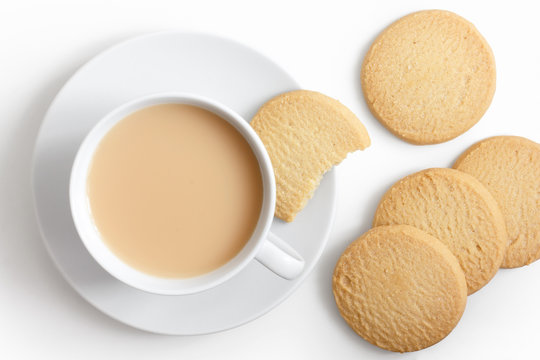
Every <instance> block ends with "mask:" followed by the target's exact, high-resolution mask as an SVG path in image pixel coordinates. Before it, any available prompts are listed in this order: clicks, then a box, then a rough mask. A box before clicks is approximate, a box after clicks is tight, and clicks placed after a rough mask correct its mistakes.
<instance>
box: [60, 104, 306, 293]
mask: <svg viewBox="0 0 540 360" xmlns="http://www.w3.org/2000/svg"><path fill="white" fill-rule="evenodd" d="M170 103H181V104H188V105H194V106H198V107H201V108H203V109H206V110H209V111H211V112H213V113H215V114H216V115H218V116H220V117H221V118H223V119H224V120H225V121H227V122H229V123H230V124H231V125H232V126H234V127H235V128H236V130H237V131H238V132H239V133H240V134H241V135H242V136H243V137H244V138H245V139H246V141H247V142H248V143H249V145H250V146H251V149H252V151H253V153H254V154H255V156H256V158H257V161H258V163H259V168H260V171H261V175H262V181H263V201H262V209H261V212H260V215H259V220H258V222H257V225H256V227H255V230H254V232H253V234H252V236H251V238H250V239H249V240H248V242H247V243H246V245H245V246H244V247H243V248H242V250H241V251H240V252H239V253H238V254H237V255H236V256H235V257H234V258H233V259H231V260H230V261H229V262H228V263H226V264H225V265H223V266H221V267H219V268H218V269H216V270H213V271H212V272H209V273H206V274H203V275H199V276H196V277H190V278H172V279H171V278H161V277H156V276H152V275H149V274H146V273H143V272H141V271H139V270H137V269H135V268H133V267H131V266H129V265H127V264H126V263H125V262H123V261H122V260H120V259H119V258H118V257H117V256H116V255H115V254H114V253H113V252H112V251H111V250H110V249H109V248H108V246H107V245H106V244H105V242H104V241H103V239H102V238H101V236H100V234H99V231H98V230H97V228H96V226H95V225H94V222H93V218H92V214H91V212H90V206H89V201H88V195H87V191H86V189H87V184H86V181H87V178H88V172H89V167H90V164H91V161H92V157H93V155H94V152H95V151H96V149H97V147H98V145H99V143H100V141H101V139H103V137H104V136H105V135H106V134H107V133H108V131H109V130H110V129H111V128H112V127H113V126H114V125H115V124H116V123H118V122H119V121H120V120H122V119H124V118H125V117H126V116H127V115H129V114H131V113H133V112H135V111H137V110H140V109H143V108H145V107H148V106H152V105H158V104H170ZM69 198H70V205H71V213H72V216H73V221H74V223H75V227H76V229H77V232H78V233H79V236H80V238H81V240H82V242H83V243H84V245H85V246H86V248H87V249H88V252H89V253H90V254H91V255H92V256H93V257H94V259H95V260H96V261H97V262H98V263H99V264H100V265H101V266H102V267H103V268H104V269H105V270H106V271H107V272H109V273H110V274H111V275H112V276H114V277H115V278H117V279H118V280H120V281H122V282H124V283H126V284H128V285H130V286H132V287H134V288H137V289H140V290H144V291H147V292H151V293H156V294H163V295H187V294H193V293H196V292H200V291H203V290H207V289H210V288H213V287H215V286H218V285H219V284H222V283H223V282H225V281H227V280H228V279H230V278H231V277H233V276H234V275H235V274H237V273H238V272H240V271H241V270H242V269H243V268H245V267H246V265H248V264H249V263H250V262H251V261H252V260H253V259H256V260H258V261H259V262H260V263H262V264H263V265H265V266H266V267H267V268H268V269H270V270H271V271H273V272H274V273H275V274H277V275H279V276H281V277H283V278H285V279H288V280H291V279H294V278H295V277H297V276H298V275H299V274H300V273H301V272H302V270H303V268H304V260H303V259H302V257H301V256H300V255H299V254H298V253H297V252H296V251H295V250H294V249H293V248H292V247H291V246H289V245H288V244H287V243H286V242H284V241H283V240H281V239H280V238H279V237H277V236H276V235H274V234H272V233H271V232H270V231H269V230H270V226H271V225H272V220H273V218H274V208H275V202H276V184H275V178H274V171H273V168H272V163H271V162H270V158H269V156H268V153H267V152H266V149H265V147H264V145H263V143H262V142H261V140H260V139H259V137H258V136H257V134H256V133H255V131H254V130H253V129H252V128H251V126H250V125H249V124H248V122H247V121H245V120H244V119H243V118H242V117H241V116H240V115H238V114H236V113H235V112H234V111H232V110H230V109H229V108H227V107H225V106H224V105H222V104H219V103H217V102H215V101H213V100H211V99H207V98H204V97H201V96H197V95H193V94H177V93H162V94H152V95H148V96H144V97H142V98H139V99H136V100H133V101H131V102H129V103H126V104H124V105H121V106H120V107H118V108H116V109H115V110H113V111H111V112H110V113H109V114H107V115H106V116H104V117H103V118H102V119H101V120H100V121H99V122H98V123H97V124H96V125H95V126H94V127H93V128H92V130H91V131H90V132H89V133H88V135H87V136H86V138H85V139H84V140H83V142H82V143H81V145H80V147H79V150H78V152H77V155H76V157H75V160H74V163H73V168H72V171H71V179H70V188H69Z"/></svg>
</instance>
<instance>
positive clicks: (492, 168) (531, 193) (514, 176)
mask: <svg viewBox="0 0 540 360" xmlns="http://www.w3.org/2000/svg"><path fill="white" fill-rule="evenodd" d="M454 168H455V169H458V170H460V171H464V172H466V173H467V174H470V175H472V176H474V177H475V178H476V179H478V180H479V181H480V182H481V183H482V184H484V186H485V187H486V188H487V189H488V190H489V192H490V193H491V194H492V195H493V197H494V198H495V200H496V201H497V203H498V204H499V207H500V208H501V211H502V214H503V216H504V219H505V221H506V229H507V232H508V241H509V246H508V249H507V250H506V256H505V258H504V260H503V263H502V266H503V267H508V268H514V267H519V266H523V265H527V264H530V263H532V262H533V261H535V260H538V259H539V258H540V144H537V143H535V142H533V141H531V140H528V139H525V138H523V137H518V136H496V137H492V138H488V139H485V140H483V141H480V142H478V143H476V144H475V145H473V146H471V147H470V148H469V149H468V150H466V151H465V152H464V153H463V154H462V155H461V156H460V157H459V159H458V160H457V161H456V163H455V164H454Z"/></svg>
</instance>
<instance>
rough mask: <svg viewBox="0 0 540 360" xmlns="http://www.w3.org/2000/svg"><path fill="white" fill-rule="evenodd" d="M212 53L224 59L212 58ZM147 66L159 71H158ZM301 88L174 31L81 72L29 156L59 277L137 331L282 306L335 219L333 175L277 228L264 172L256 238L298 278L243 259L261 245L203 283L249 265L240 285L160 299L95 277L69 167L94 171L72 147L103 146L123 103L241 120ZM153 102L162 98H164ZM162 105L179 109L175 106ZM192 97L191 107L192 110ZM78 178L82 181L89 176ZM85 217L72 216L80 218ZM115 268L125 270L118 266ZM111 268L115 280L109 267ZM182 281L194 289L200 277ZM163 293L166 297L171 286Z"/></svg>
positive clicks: (265, 66) (265, 67)
mask: <svg viewBox="0 0 540 360" xmlns="http://www.w3.org/2000/svg"><path fill="white" fill-rule="evenodd" d="M216 54H218V55H219V58H217V57H215V56H212V57H211V58H208V56H209V55H216ZM132 59H137V60H132ZM126 63H128V64H126ZM152 64H159V67H155V66H152ZM199 65H205V66H199ZM134 74H137V76H134ZM201 78H202V79H205V78H209V79H211V81H208V82H201V81H200V79H201ZM297 87H298V85H297V84H296V82H295V81H294V80H293V79H292V78H291V77H290V76H289V75H288V74H287V73H286V72H284V71H283V70H282V69H281V68H279V67H278V66H276V65H275V64H274V63H272V62H270V61H269V60H268V59H266V58H265V57H264V56H261V55H260V54H258V53H256V52H254V51H253V50H251V49H249V48H246V47H245V46H242V45H239V44H238V43H235V42H231V41H229V40H224V39H222V38H218V37H215V36H208V35H201V34H193V33H184V32H177V31H168V32H158V33H155V34H150V35H145V36H141V37H136V38H134V39H130V40H128V41H126V42H124V43H122V44H119V45H117V46H114V47H113V48H111V49H110V50H108V51H105V52H104V53H102V54H100V55H98V56H97V57H96V58H95V59H93V60H91V61H90V62H89V63H87V64H86V65H85V66H84V67H83V68H81V69H80V70H79V71H77V73H76V74H75V75H74V76H73V77H72V78H71V79H70V80H69V81H68V83H67V84H66V85H65V86H64V87H63V88H62V90H61V91H60V92H59V94H58V95H57V97H56V98H55V99H54V101H53V104H52V105H51V107H50V108H49V110H48V111H47V114H46V116H45V119H44V120H43V123H42V126H41V129H40V132H39V134H38V137H37V142H36V147H35V164H34V166H35V168H34V174H33V183H34V195H35V198H36V204H37V213H38V219H39V222H40V225H41V232H42V234H43V237H44V240H45V243H46V245H47V248H48V249H49V251H50V253H51V255H52V257H53V258H54V260H55V262H56V264H57V265H58V267H59V269H60V271H61V272H62V273H63V275H64V276H65V277H66V279H67V280H68V281H69V282H70V283H71V284H72V285H73V287H74V288H75V289H76V290H77V291H78V292H79V293H80V294H81V295H82V296H83V297H84V298H85V299H86V300H88V301H89V302H90V303H92V304H93V305H94V306H96V307H97V308H98V309H100V310H101V311H103V312H105V313H106V314H108V315H110V316H111V317H113V318H115V319H118V320H120V321H121V322H124V323H126V324H130V325H132V326H134V327H136V328H139V329H145V330H148V331H152V332H158V333H163V334H171V335H193V334H205V333H210V332H217V331H221V330H226V329H229V328H231V327H234V326H238V325H241V324H244V323H246V322H247V321H250V320H252V319H254V318H256V317H259V316H260V315H262V314H264V313H266V312H267V311H268V310H270V309H272V308H273V307H275V306H276V305H277V304H279V303H280V302H281V301H283V300H284V299H285V298H286V297H287V296H288V295H290V294H291V293H292V292H293V291H294V290H295V289H296V288H297V287H298V286H299V285H300V284H301V282H302V281H303V280H304V279H305V278H306V276H307V275H309V273H310V271H311V269H313V267H314V265H315V263H316V262H317V260H318V258H319V257H320V255H321V254H322V250H323V248H324V245H325V243H326V240H327V239H328V235H329V233H330V230H331V229H330V225H331V222H332V219H333V214H334V209H335V197H336V196H335V189H336V178H335V174H334V173H332V174H328V175H329V176H327V177H326V178H325V179H324V180H323V181H322V182H321V185H320V187H319V188H318V189H317V191H316V193H315V194H314V196H313V199H312V201H310V204H309V205H308V206H306V208H305V209H304V211H302V214H299V215H298V217H297V219H296V221H295V222H294V223H292V224H287V223H285V222H283V221H280V220H278V219H274V216H273V214H274V201H275V183H274V176H273V174H271V170H270V168H269V167H263V184H264V185H265V189H264V190H265V200H264V203H263V210H262V214H261V216H262V217H265V218H267V219H268V220H269V222H268V221H267V222H265V223H264V224H262V223H261V226H258V228H257V229H256V230H255V233H254V234H255V236H257V234H258V235H259V236H262V237H263V239H264V234H266V233H267V231H268V229H269V228H270V227H271V229H272V233H273V234H277V235H278V236H280V237H281V238H282V239H283V240H284V241H283V242H281V243H280V242H278V241H275V239H274V242H273V244H275V245H278V246H280V247H282V248H283V249H284V251H287V250H288V251H287V252H288V253H294V252H295V250H292V246H294V248H295V249H296V251H298V252H299V253H300V254H301V257H303V259H305V261H306V266H305V270H304V272H303V273H302V274H301V275H300V276H298V277H297V278H295V279H294V280H291V281H288V280H285V279H282V278H279V277H278V276H276V275H275V274H273V273H272V272H270V271H269V270H268V269H265V268H264V266H262V265H261V264H260V263H259V262H257V261H250V259H249V257H250V256H251V255H250V253H253V252H256V251H257V247H258V246H259V244H260V243H257V242H253V241H250V242H249V243H248V244H247V246H245V247H244V249H242V252H241V253H240V254H241V255H242V254H243V257H244V258H243V259H242V258H241V257H240V258H236V259H233V260H232V261H231V262H229V263H228V264H226V265H225V266H223V267H222V268H220V270H218V272H217V273H210V274H208V275H207V276H208V277H209V281H212V280H214V281H218V278H219V274H220V273H221V274H223V272H226V271H227V270H229V271H230V272H231V273H232V271H234V270H231V269H235V268H238V269H239V270H240V268H241V267H242V265H241V264H239V263H243V262H247V267H245V268H243V269H242V271H241V272H240V273H238V275H237V276H234V277H233V278H232V279H230V280H229V281H227V282H225V283H223V284H222V285H220V286H217V287H215V288H213V289H210V290H207V291H204V292H201V293H197V294H193V295H185V296H161V295H155V294H150V293H148V292H145V291H140V290H136V289H134V288H132V287H130V286H126V285H125V284H123V283H122V282H120V281H118V280H116V278H114V277H113V276H111V275H110V274H108V273H107V272H106V271H105V270H104V269H102V268H101V267H100V266H99V265H98V263H101V264H103V263H104V261H103V260H104V259H103V257H96V259H97V262H96V261H94V260H93V259H92V258H91V257H90V256H89V254H88V251H87V250H86V249H85V246H83V243H82V242H81V241H80V240H79V238H78V236H77V232H76V231H75V227H76V228H77V229H79V234H83V233H85V234H91V233H92V232H93V230H94V229H93V227H94V226H93V225H92V224H91V223H87V224H86V229H85V226H83V227H81V222H80V220H81V218H80V217H79V216H77V217H76V219H77V221H75V223H76V224H77V226H74V221H72V218H71V216H70V214H71V211H70V204H69V202H70V201H69V200H70V199H69V198H68V188H69V183H70V173H71V165H72V164H75V165H74V166H73V172H74V173H78V172H79V171H78V170H77V168H79V167H81V166H82V167H83V168H86V167H87V165H84V164H87V163H88V162H89V161H90V157H89V155H91V153H92V151H90V152H85V150H82V154H86V155H88V157H87V158H86V159H84V157H83V158H81V157H79V156H77V159H76V160H75V162H74V161H73V159H74V157H75V154H76V153H77V149H78V147H79V144H80V143H81V142H83V139H85V140H84V142H83V144H82V146H81V149H85V148H87V146H88V145H89V144H91V143H92V139H95V138H96V137H97V138H99V137H100V135H99V133H100V132H101V131H106V129H107V127H108V126H109V125H110V122H109V121H107V120H104V122H102V123H101V124H100V125H101V126H100V125H97V126H96V127H94V125H95V124H96V123H97V122H98V121H100V119H101V118H102V117H103V116H105V117H106V118H107V117H109V116H108V115H106V114H108V113H110V111H113V113H112V114H111V115H110V116H111V117H112V118H113V119H114V118H116V117H117V116H119V117H120V118H123V117H124V116H125V114H127V113H129V112H130V110H129V109H133V107H134V106H133V105H130V104H126V105H124V106H123V107H121V108H120V109H117V110H116V111H115V110H113V109H115V108H117V107H118V106H120V105H122V104H125V102H126V101H131V100H133V101H134V102H135V103H136V104H137V105H135V106H136V108H140V107H141V105H142V107H144V106H147V105H148V104H150V103H155V101H154V100H152V98H149V97H147V98H146V100H142V102H143V104H141V102H139V100H137V99H139V98H140V97H141V96H144V95H143V94H156V93H163V92H167V93H169V92H172V91H177V92H184V93H186V92H189V93H195V94H199V95H200V96H204V97H212V98H213V99H214V101H219V102H220V103H222V104H223V105H224V106H227V107H229V108H231V109H234V111H236V112H237V113H238V114H239V115H240V116H243V117H244V118H245V119H251V118H252V117H253V115H254V114H255V112H256V110H257V107H258V106H259V105H257V104H261V103H264V102H265V101H267V100H268V98H272V97H273V96H275V94H277V93H280V92H284V91H289V90H291V89H296V88H297ZM152 97H153V98H154V99H155V98H160V95H159V94H157V95H153V96H152ZM164 98H168V99H169V101H170V102H174V100H173V99H174V97H173V96H165V97H163V98H162V99H164ZM134 99H135V100H134ZM176 99H177V98H176ZM194 99H195V98H193V99H192V103H196V102H195V101H194ZM240 99H244V101H242V100H240ZM209 101H210V100H208V101H207V105H208V106H209V104H210V102H209ZM210 109H212V110H214V111H215V112H216V113H218V114H219V115H221V116H222V117H227V118H230V116H226V115H225V112H224V111H221V113H220V111H219V110H220V109H221V110H222V109H223V108H217V107H215V106H214V107H210ZM237 119H238V120H236V121H235V126H236V127H237V128H239V129H241V131H242V132H244V133H245V132H248V133H250V134H252V137H250V138H249V139H248V141H249V142H255V143H258V145H257V149H260V148H261V147H263V145H262V143H261V142H260V139H259V138H258V137H256V135H255V133H254V131H253V129H252V128H251V127H249V125H247V123H246V122H245V120H244V119H242V118H240V117H238V118H237ZM91 129H92V130H91ZM87 134H88V135H87ZM85 136H86V138H85ZM88 140H89V141H90V142H88ZM79 154H80V153H79ZM256 155H262V157H263V158H265V160H264V161H265V164H269V163H270V159H269V158H268V154H267V153H266V152H259V153H257V152H256ZM81 163H83V165H81ZM82 179H86V175H84V176H83V177H82ZM268 184H269V186H267V185H268ZM79 185H80V184H79ZM75 188H77V186H75V187H72V188H71V193H72V194H73V193H74V192H75V193H79V195H82V196H83V199H81V200H80V201H78V202H79V203H86V190H85V189H86V187H85V186H79V188H80V189H79V190H78V191H77V190H76V191H73V189H75ZM73 199H74V198H73V197H72V198H71V200H72V203H73ZM76 202H77V201H75V203H76ZM51 204H54V207H51ZM86 211H87V209H83V210H82V211H81V210H80V209H79V211H77V212H76V213H81V212H86ZM94 234H95V233H94ZM88 241H89V239H88V237H86V238H85V245H86V248H87V249H90V253H92V254H94V256H96V253H97V252H96V248H95V247H94V248H92V247H88ZM285 241H286V242H288V243H289V244H290V245H289V247H288V248H285V247H286V244H287V243H286V242H285ZM94 243H95V244H96V242H94ZM97 244H99V245H100V246H101V248H102V249H103V252H104V253H105V254H107V255H109V256H111V257H114V256H113V255H111V253H110V252H109V251H108V249H106V247H105V245H104V244H103V243H102V242H101V241H99V240H98V242H97ZM265 244H266V243H265ZM105 249H106V250H105ZM272 250H275V252H274V253H277V252H278V251H279V250H278V248H277V246H276V247H269V248H267V247H265V248H264V250H263V252H264V253H263V254H261V253H259V254H260V255H263V259H264V260H266V261H270V260H272V259H270V258H269V257H268V254H269V252H272ZM246 253H247V255H246ZM273 260H275V259H273ZM107 265H108V266H110V265H112V262H111V261H108V262H107ZM115 265H121V266H123V267H124V269H125V268H126V266H125V265H124V264H123V263H121V262H116V264H115ZM275 265H277V264H275ZM301 265H303V262H302V263H301ZM108 269H109V270H111V267H108ZM298 270H302V269H301V268H300V269H298ZM114 274H115V275H116V276H117V278H118V279H123V280H124V282H126V283H128V284H133V282H132V281H133V280H134V279H133V276H126V275H127V274H125V273H120V271H119V270H118V269H115V271H114ZM120 275H121V276H122V277H121V276H120ZM214 275H216V276H214ZM224 276H226V275H224ZM128 279H129V281H128ZM159 281H160V282H167V281H164V280H159ZM177 281H178V282H186V283H188V284H190V283H191V284H193V283H195V284H197V283H198V281H197V280H195V278H193V279H188V280H177ZM155 282H156V280H153V281H152V283H155ZM136 285H137V286H139V287H140V288H145V289H147V290H149V289H150V288H155V287H158V286H157V284H149V283H146V284H143V283H142V282H141V281H140V280H139V281H138V282H136ZM199 285H201V284H200V283H199ZM188 286H189V285H188ZM195 286H196V285H195ZM159 288H161V290H165V288H164V287H163V285H159ZM169 290H173V287H172V286H171V287H170V289H169ZM169 293H172V291H169ZM239 297H240V298H241V299H239Z"/></svg>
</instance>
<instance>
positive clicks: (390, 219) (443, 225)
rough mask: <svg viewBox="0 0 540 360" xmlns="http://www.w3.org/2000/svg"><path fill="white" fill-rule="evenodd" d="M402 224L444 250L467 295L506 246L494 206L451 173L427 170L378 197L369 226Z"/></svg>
mask: <svg viewBox="0 0 540 360" xmlns="http://www.w3.org/2000/svg"><path fill="white" fill-rule="evenodd" d="M394 224H407V225H412V226H414V227H416V228H418V229H421V230H423V231H425V232H427V233H429V234H430V235H432V236H434V237H436V238H437V239H439V240H440V241H441V242H442V243H443V244H445V245H446V246H448V248H449V249H450V251H452V253H453V254H454V255H455V256H456V258H457V259H458V261H459V263H460V265H461V268H462V269H463V272H464V273H465V278H466V279H467V287H468V290H469V294H472V293H474V292H475V291H477V290H478V289H480V288H481V287H483V286H484V285H485V284H487V283H488V282H489V281H490V280H491V278H493V276H495V273H496V272H497V270H498V269H499V267H500V265H501V262H502V260H503V257H504V253H505V250H506V245H507V234H506V228H505V224H504V218H503V216H502V213H501V210H500V209H499V207H498V205H497V202H496V201H495V199H494V198H493V196H491V194H490V193H489V192H488V190H487V189H486V188H485V187H484V186H483V185H482V184H481V183H480V182H479V181H478V180H476V179H475V178H474V177H472V176H470V175H468V174H465V173H463V172H460V171H457V170H454V169H427V170H423V171H420V172H417V173H415V174H412V175H409V176H407V177H405V178H403V179H401V180H400V181H398V182H397V183H396V184H394V185H393V186H392V187H391V188H390V189H389V190H388V191H387V192H386V194H385V195H384V196H383V198H382V200H381V202H380V203H379V206H378V207H377V210H376V212H375V218H374V220H373V226H380V225H394Z"/></svg>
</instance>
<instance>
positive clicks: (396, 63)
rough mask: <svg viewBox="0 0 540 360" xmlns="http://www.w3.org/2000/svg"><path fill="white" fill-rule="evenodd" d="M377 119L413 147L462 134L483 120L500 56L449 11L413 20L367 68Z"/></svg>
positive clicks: (388, 36)
mask: <svg viewBox="0 0 540 360" xmlns="http://www.w3.org/2000/svg"><path fill="white" fill-rule="evenodd" d="M361 82H362V89H363V92H364V97H365V99H366V101H367V104H368V106H369V108H370V110H371V112H372V113H373V115H374V116H375V117H376V118H377V119H378V120H379V121H380V122H381V123H382V124H383V125H384V126H385V127H386V128H387V129H388V130H390V131H391V132H392V133H394V134H395V135H396V136H398V137H400V138H401V139H403V140H405V141H408V142H410V143H413V144H435V143H441V142H444V141H448V140H450V139H453V138H455V137H456V136H458V135H461V134H462V133H464V132H465V131H467V130H468V129H469V128H471V127H472V126H473V125H474V124H476V123H477V122H478V120H480V118H481V117H482V116H483V115H484V113H485V112H486V110H487V109H488V107H489V105H490V103H491V99H492V98H493V94H494V92H495V59H494V57H493V53H492V51H491V48H490V47H489V45H488V43H487V42H486V40H485V39H484V38H483V37H482V35H481V34H480V33H479V32H478V30H476V28H475V27H474V25H472V24H471V23H470V22H468V21H467V20H465V19H463V18H462V17H460V16H458V15H456V14H454V13H451V12H449V11H442V10H426V11H420V12H416V13H413V14H410V15H407V16H405V17H403V18H401V19H399V20H397V21H396V22H394V23H393V24H391V25H390V26H389V27H388V28H386V29H385V30H384V31H383V32H382V33H381V34H380V35H379V36H378V37H377V39H376V40H375V41H374V42H373V44H372V45H371V48H370V49H369V51H368V52H367V54H366V56H365V58H364V62H363V65H362V70H361Z"/></svg>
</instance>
